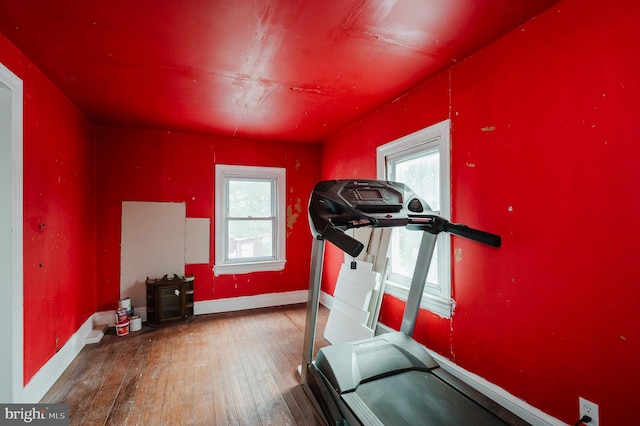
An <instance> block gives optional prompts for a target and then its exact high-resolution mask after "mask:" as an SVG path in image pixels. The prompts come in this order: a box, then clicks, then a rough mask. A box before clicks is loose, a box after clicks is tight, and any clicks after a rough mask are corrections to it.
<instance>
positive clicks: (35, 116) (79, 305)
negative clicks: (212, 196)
mask: <svg viewBox="0 0 640 426" xmlns="http://www.w3.org/2000/svg"><path fill="white" fill-rule="evenodd" d="M0 62H2V63H3V64H4V65H5V66H6V67H7V68H9V69H10V70H11V71H12V72H13V73H14V74H16V75H17V76H18V77H19V78H21V79H22V81H23V85H24V86H23V88H24V380H25V384H26V383H28V382H29V380H30V379H31V378H32V377H33V375H34V374H35V373H36V372H37V371H38V370H39V369H40V368H41V367H42V366H43V365H44V364H45V363H46V362H47V361H48V360H49V359H50V358H51V357H52V356H53V355H54V354H55V353H56V352H57V351H58V350H59V349H60V348H61V347H62V346H63V345H64V344H65V343H66V342H67V341H68V340H69V338H70V337H71V336H72V335H73V333H75V332H76V331H77V330H78V329H79V328H80V326H81V325H82V324H83V323H84V322H85V321H86V320H87V319H88V318H89V316H90V315H91V314H93V313H94V312H95V311H96V294H95V265H96V262H95V247H96V246H95V244H96V240H95V227H94V223H95V222H94V221H95V202H94V196H93V189H94V165H95V161H94V160H95V158H94V156H95V152H94V141H93V127H92V125H91V124H90V123H89V121H88V120H87V119H86V118H85V116H84V115H82V113H80V112H79V110H78V109H77V108H76V107H75V106H74V105H73V104H71V102H69V100H68V99H67V98H66V97H65V96H64V95H63V94H62V93H61V92H60V91H59V90H58V89H57V88H56V87H55V86H53V84H52V83H51V82H50V81H49V80H48V79H47V78H45V77H44V75H43V74H42V73H41V72H40V71H39V70H38V69H36V68H35V67H34V66H33V64H32V63H31V62H30V61H29V60H28V59H27V58H25V57H24V56H23V55H22V54H21V53H20V52H19V51H18V50H17V49H16V48H15V47H14V46H13V45H11V44H10V43H9V42H8V41H7V40H6V39H5V38H4V37H3V36H0Z"/></svg>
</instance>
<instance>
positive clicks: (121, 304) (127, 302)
mask: <svg viewBox="0 0 640 426" xmlns="http://www.w3.org/2000/svg"><path fill="white" fill-rule="evenodd" d="M118 308H121V309H126V310H129V309H131V298H129V297H124V298H122V299H120V300H118Z"/></svg>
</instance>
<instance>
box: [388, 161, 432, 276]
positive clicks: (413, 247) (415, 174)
mask: <svg viewBox="0 0 640 426" xmlns="http://www.w3.org/2000/svg"><path fill="white" fill-rule="evenodd" d="M388 167H389V176H390V177H391V179H392V180H395V181H397V182H401V183H404V184H405V185H407V186H408V187H409V188H410V189H411V190H412V191H413V192H415V193H416V194H418V195H419V196H420V197H422V198H423V199H424V200H425V201H426V202H427V204H429V207H431V210H433V211H434V212H439V211H440V170H439V169H440V153H439V152H438V150H431V151H427V152H423V153H420V154H418V155H414V156H410V157H407V158H403V159H399V160H395V161H391V162H389V166H388ZM421 238H422V233H421V232H416V231H409V230H407V229H404V228H401V229H400V228H399V229H394V230H393V233H392V236H391V256H390V269H391V273H392V274H398V275H401V276H403V277H405V278H406V281H407V284H408V282H409V281H410V279H411V277H412V276H413V269H414V267H415V262H416V257H417V256H418V249H419V248H420V241H421ZM437 257H438V250H437V248H436V250H434V253H433V257H432V258H431V264H430V265H429V272H428V275H427V282H428V283H430V284H434V285H438V261H437V260H438V259H437Z"/></svg>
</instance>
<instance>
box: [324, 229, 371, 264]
mask: <svg viewBox="0 0 640 426" xmlns="http://www.w3.org/2000/svg"><path fill="white" fill-rule="evenodd" d="M321 236H322V238H324V239H325V240H327V241H329V242H331V243H332V244H333V245H335V246H336V247H338V248H340V249H341V250H342V251H344V252H345V253H347V254H348V255H349V256H351V257H358V255H359V254H360V252H361V251H362V249H364V245H363V244H362V243H361V242H360V241H358V240H356V239H355V238H353V237H351V236H349V235H347V234H345V233H344V232H342V231H340V230H338V229H337V228H335V227H333V226H331V225H329V226H327V227H326V228H324V231H322V234H321Z"/></svg>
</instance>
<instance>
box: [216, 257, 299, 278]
mask: <svg viewBox="0 0 640 426" xmlns="http://www.w3.org/2000/svg"><path fill="white" fill-rule="evenodd" d="M285 263H286V260H270V261H266V262H249V263H227V264H220V265H214V266H213V275H214V276H216V277H217V276H218V275H232V274H248V273H250V272H269V271H282V270H283V269H284V264H285Z"/></svg>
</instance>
